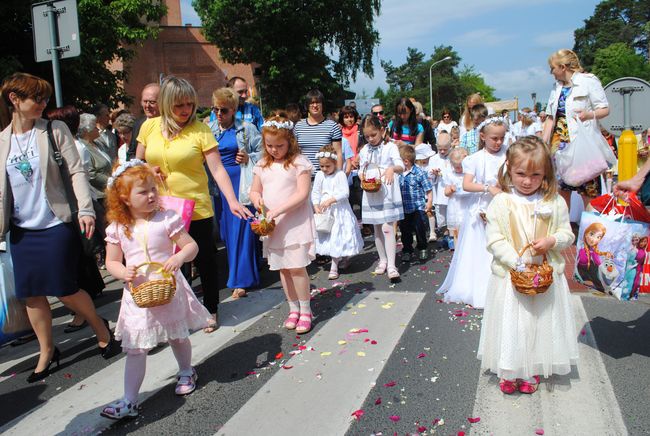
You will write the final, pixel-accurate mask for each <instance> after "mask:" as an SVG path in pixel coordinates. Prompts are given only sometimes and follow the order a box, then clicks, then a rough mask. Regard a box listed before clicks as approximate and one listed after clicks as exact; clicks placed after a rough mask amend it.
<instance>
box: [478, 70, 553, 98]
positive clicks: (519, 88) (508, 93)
mask: <svg viewBox="0 0 650 436" xmlns="http://www.w3.org/2000/svg"><path fill="white" fill-rule="evenodd" d="M481 75H483V78H484V79H485V82H486V83H487V84H488V85H490V86H492V87H494V88H495V95H496V96H497V97H499V98H501V99H505V100H507V99H511V98H514V97H518V98H519V104H520V106H530V105H531V104H532V101H531V93H533V92H534V93H536V94H537V101H540V102H542V104H545V103H546V100H547V98H548V93H549V92H550V91H551V87H552V86H553V77H552V76H551V75H550V74H549V72H548V69H546V68H542V67H530V68H524V69H519V70H507V71H495V72H491V73H488V72H485V71H481Z"/></svg>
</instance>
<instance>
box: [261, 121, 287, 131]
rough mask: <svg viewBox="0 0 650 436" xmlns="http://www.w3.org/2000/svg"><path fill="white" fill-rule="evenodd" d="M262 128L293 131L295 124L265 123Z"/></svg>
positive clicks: (285, 122)
mask: <svg viewBox="0 0 650 436" xmlns="http://www.w3.org/2000/svg"><path fill="white" fill-rule="evenodd" d="M262 127H275V128H276V129H287V130H292V129H293V123H292V122H291V121H282V122H279V121H275V120H273V121H264V124H262Z"/></svg>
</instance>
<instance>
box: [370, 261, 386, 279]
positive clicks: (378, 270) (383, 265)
mask: <svg viewBox="0 0 650 436" xmlns="http://www.w3.org/2000/svg"><path fill="white" fill-rule="evenodd" d="M387 265H388V264H387V263H386V262H379V263H378V264H377V267H376V268H375V270H374V271H373V272H372V273H373V274H375V275H377V276H380V275H382V274H383V273H385V272H386V266H387Z"/></svg>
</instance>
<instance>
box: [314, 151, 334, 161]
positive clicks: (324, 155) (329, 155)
mask: <svg viewBox="0 0 650 436" xmlns="http://www.w3.org/2000/svg"><path fill="white" fill-rule="evenodd" d="M316 157H317V158H318V159H322V158H327V159H332V160H338V158H339V157H338V156H337V155H336V153H331V152H329V151H319V152H318V153H316Z"/></svg>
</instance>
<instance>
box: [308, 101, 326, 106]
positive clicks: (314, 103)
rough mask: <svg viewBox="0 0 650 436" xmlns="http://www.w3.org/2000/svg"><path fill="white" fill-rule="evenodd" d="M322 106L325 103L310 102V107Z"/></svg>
mask: <svg viewBox="0 0 650 436" xmlns="http://www.w3.org/2000/svg"><path fill="white" fill-rule="evenodd" d="M321 104H323V103H322V102H320V101H312V102H309V106H320V105H321Z"/></svg>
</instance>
